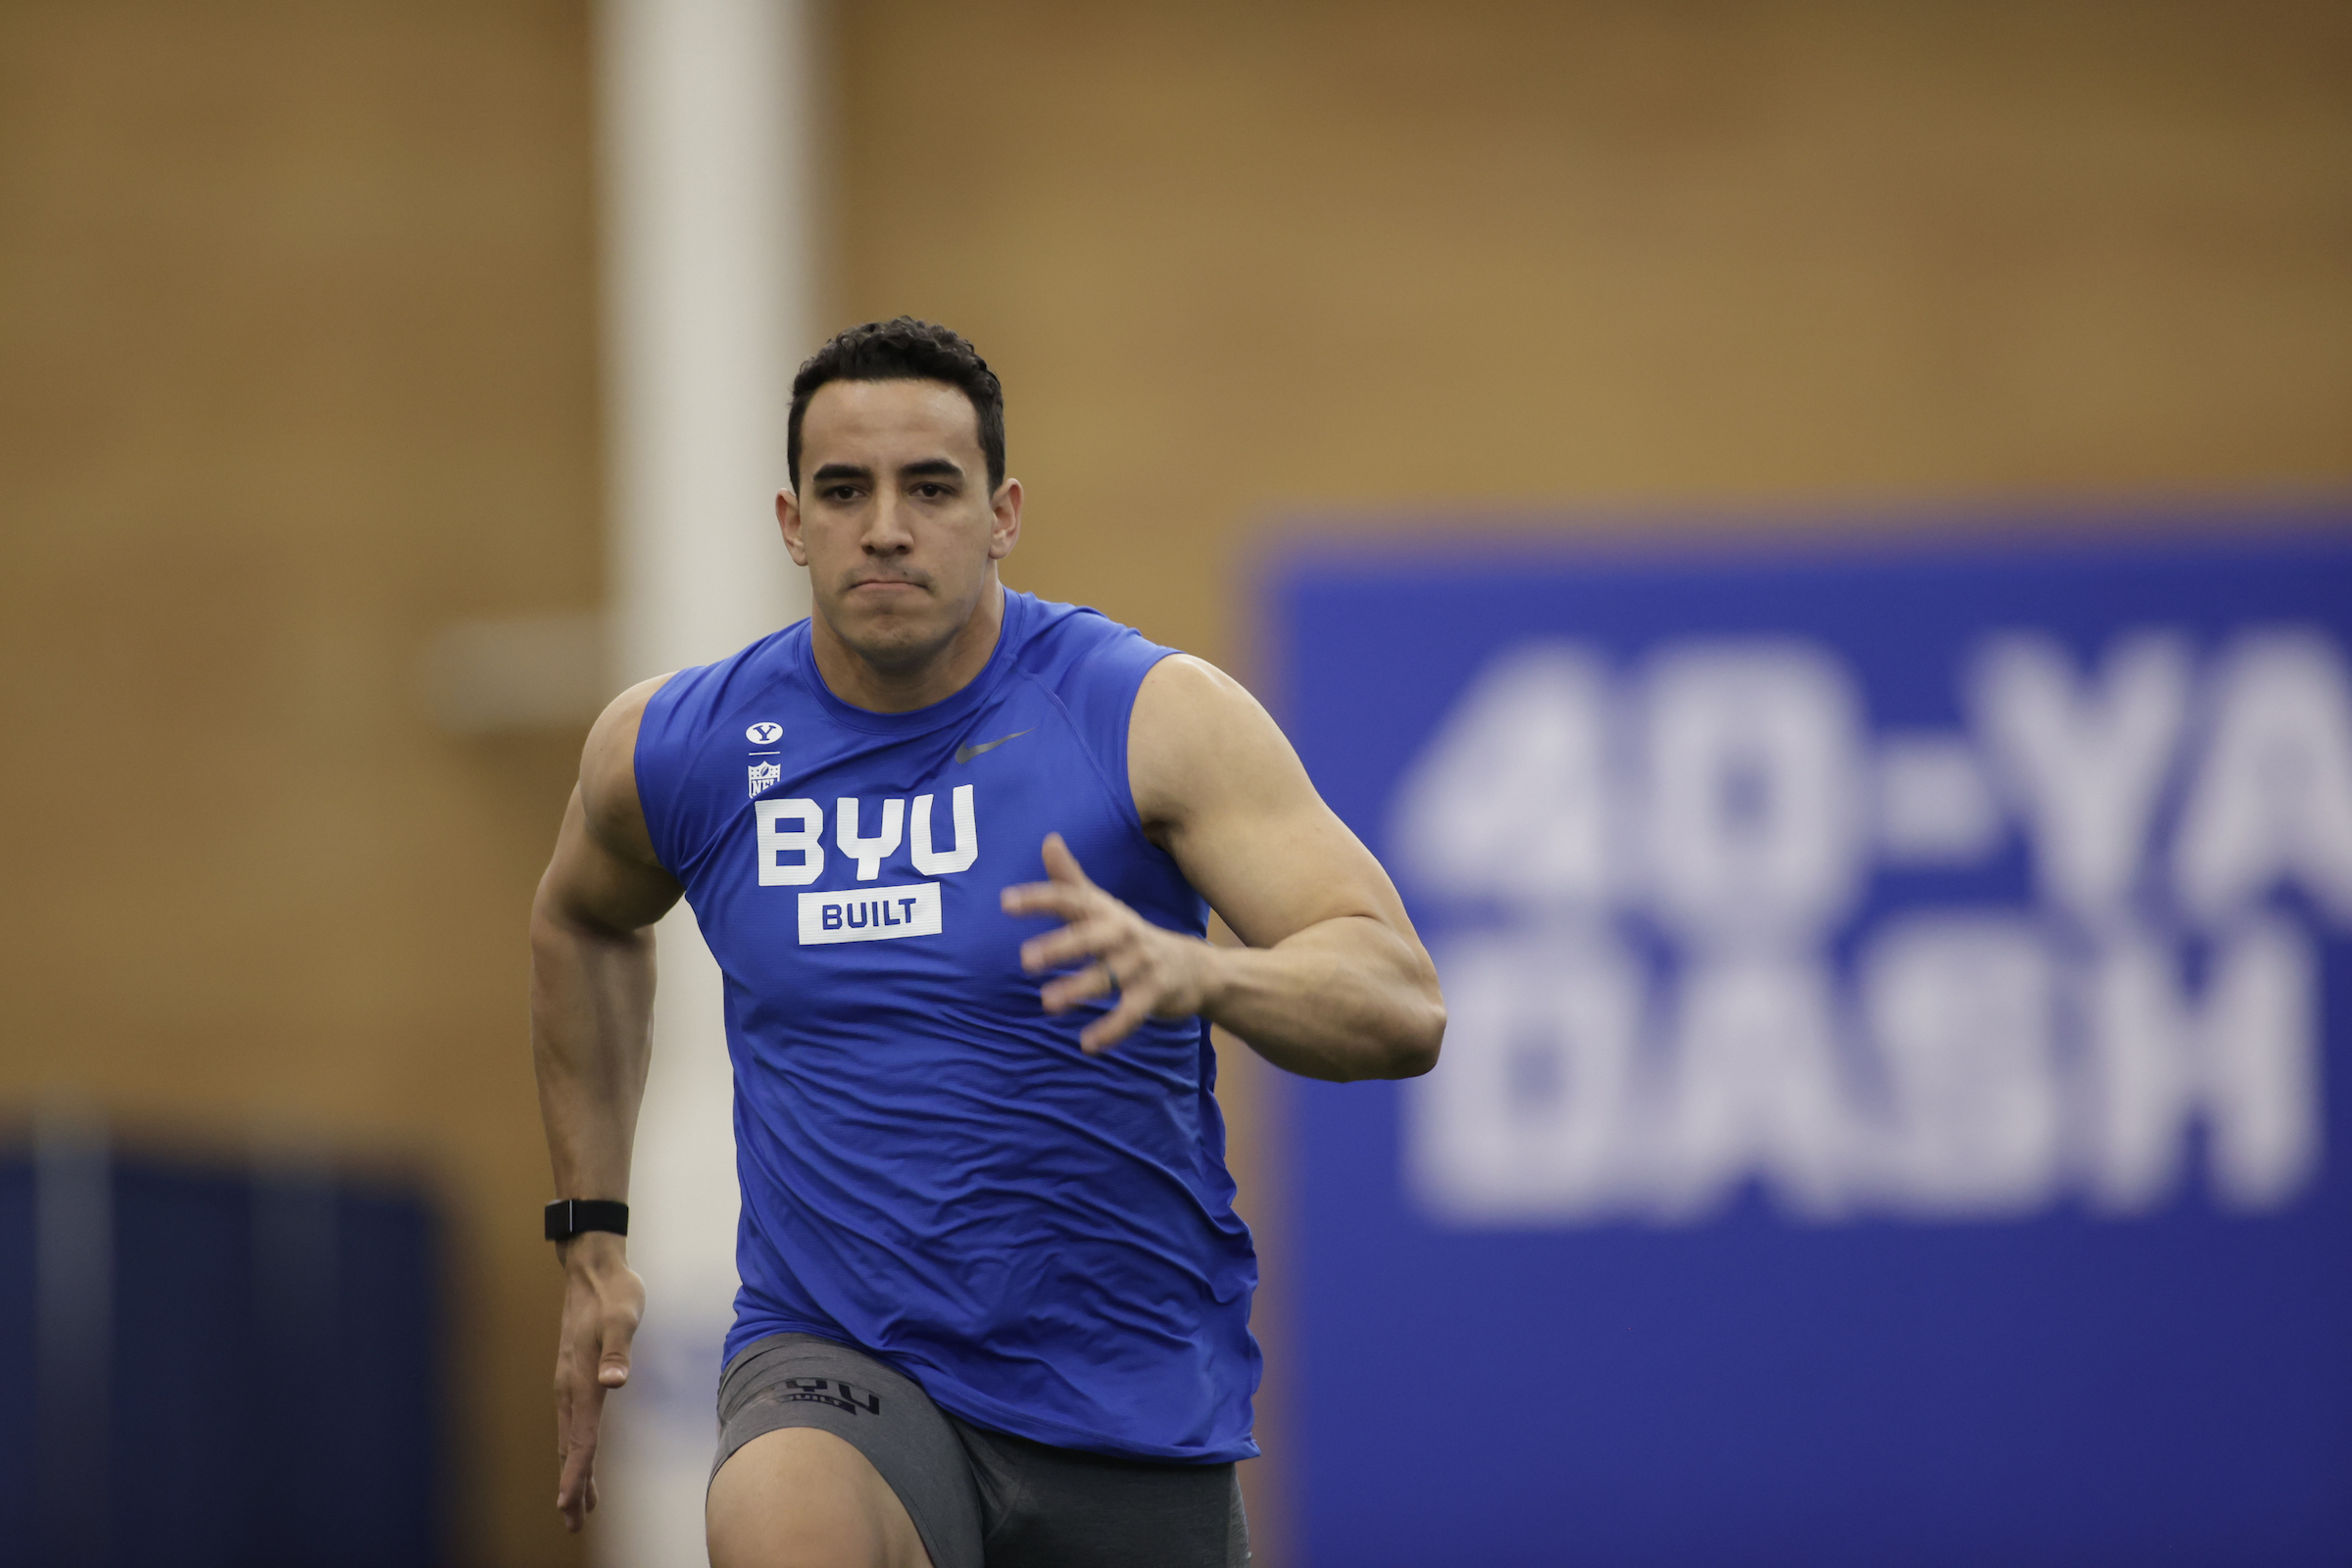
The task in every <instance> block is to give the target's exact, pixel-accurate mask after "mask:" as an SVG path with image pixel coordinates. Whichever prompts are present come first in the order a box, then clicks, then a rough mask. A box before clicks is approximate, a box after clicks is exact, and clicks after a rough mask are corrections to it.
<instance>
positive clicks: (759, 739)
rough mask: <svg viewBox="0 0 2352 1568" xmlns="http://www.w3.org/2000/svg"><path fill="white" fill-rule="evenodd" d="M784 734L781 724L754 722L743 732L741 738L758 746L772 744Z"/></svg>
mask: <svg viewBox="0 0 2352 1568" xmlns="http://www.w3.org/2000/svg"><path fill="white" fill-rule="evenodd" d="M783 734H784V726H783V725H781V724H754V725H753V726H752V727H751V728H750V729H747V730H745V731H744V732H743V738H744V739H745V740H747V741H750V742H752V743H753V744H754V745H758V746H773V745H774V744H775V743H776V742H777V741H778V740H779V739H780V738H782V736H783Z"/></svg>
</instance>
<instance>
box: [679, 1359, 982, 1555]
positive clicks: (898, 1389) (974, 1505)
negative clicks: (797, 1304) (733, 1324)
mask: <svg viewBox="0 0 2352 1568" xmlns="http://www.w3.org/2000/svg"><path fill="white" fill-rule="evenodd" d="M718 1417H719V1443H718V1454H717V1458H716V1461H715V1462H714V1464H713V1465H712V1470H711V1493H710V1498H709V1503H708V1509H707V1517H708V1521H709V1526H710V1536H711V1561H712V1563H713V1564H714V1565H715V1568H785V1565H790V1568H802V1565H809V1568H818V1565H823V1568H832V1565H834V1564H837V1563H838V1564H841V1565H843V1568H867V1565H871V1568H922V1565H923V1564H924V1563H925V1562H926V1560H927V1561H928V1562H929V1564H930V1565H931V1568H981V1553H980V1513H979V1498H978V1494H977V1492H976V1490H975V1488H974V1486H973V1483H972V1476H971V1469H970V1463H969V1461H968V1460H967V1459H966V1458H965V1456H964V1453H963V1449H962V1446H961V1445H960V1444H959V1443H958V1442H957V1440H956V1435H955V1432H954V1429H953V1428H951V1427H950V1426H949V1425H948V1418H947V1417H946V1416H945V1415H943V1414H942V1413H941V1412H940V1410H939V1407H938V1406H937V1405H935V1404H933V1403H932V1402H931V1400H930V1398H929V1397H927V1396H926V1395H925V1394H924V1393H923V1391H922V1389H921V1388H920V1387H919V1386H918V1385H916V1384H915V1383H914V1382H913V1381H912V1380H911V1379H909V1378H907V1377H906V1376H904V1375H903V1374H901V1373H899V1372H896V1371H894V1370H892V1369H891V1368H890V1367H888V1366H885V1365H884V1364H883V1363H881V1362H879V1361H877V1360H875V1359H874V1358H873V1357H871V1356H868V1355H865V1354H864V1353H862V1352H861V1351H858V1350H855V1349H852V1348H849V1347H847V1346H843V1345H836V1344H834V1343H832V1342H831V1341H828V1340H819V1339H816V1338H813V1337H812V1336H809V1335H804V1334H790V1335H775V1336H771V1337H770V1338H768V1339H765V1340H760V1341H758V1342H756V1343H754V1344H752V1345H750V1346H747V1347H746V1348H744V1349H743V1350H742V1351H740V1352H738V1353H737V1355H736V1356H735V1358H734V1359H733V1360H732V1361H730V1362H729V1363H728V1364H727V1370H726V1372H725V1374H724V1375H723V1376H722V1377H721V1379H720V1381H719V1399H718Z"/></svg>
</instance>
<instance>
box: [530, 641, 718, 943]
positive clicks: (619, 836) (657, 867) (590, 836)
mask: <svg viewBox="0 0 2352 1568" xmlns="http://www.w3.org/2000/svg"><path fill="white" fill-rule="evenodd" d="M666 678H667V677H666V676H664V677H662V679H666ZM661 685H662V680H651V681H647V682H645V683H644V684H642V685H640V686H636V687H632V688H631V689H630V690H628V691H626V692H623V693H622V694H621V695H620V696H619V697H617V698H615V699H614V700H613V705H612V706H611V707H610V708H608V709H607V710H606V711H605V713H604V716H603V717H601V718H599V719H598V720H597V721H596V727H595V729H593V730H592V731H590V732H589V736H588V744H587V746H586V747H585V748H584V749H583V750H582V752H581V754H580V782H579V785H578V787H576V788H575V789H573V791H572V792H571V800H570V802H569V803H568V804H567V805H566V806H565V807H564V825H563V827H562V828H561V829H560V830H559V831H558V832H557V834H556V853H555V856H554V858H552V859H551V860H549V862H548V867H547V874H546V875H545V876H544V877H542V878H541V879H540V883H539V901H538V907H539V912H541V913H542V914H544V915H548V916H552V917H555V918H558V919H562V920H564V921H565V922H566V923H570V924H576V925H586V926H594V927H600V928H603V929H607V930H613V931H633V930H636V929H638V928H640V927H642V926H648V925H651V924H653V923H654V921H656V920H658V919H660V918H661V917H662V914H663V913H665V912H666V911H667V910H668V909H669V907H670V906H671V905H673V904H675V903H677V902H678V897H679V894H680V893H681V891H682V890H681V889H680V887H679V886H678V882H677V879H676V878H674V877H672V876H671V875H670V874H669V873H668V872H667V871H666V870H664V869H662V865H661V862H660V861H659V860H658V859H657V858H655V855H654V846H653V839H652V836H651V835H650V834H649V833H648V832H647V831H646V825H645V810H644V808H643V807H642V805H641V804H640V803H639V801H638V798H637V770H636V753H637V725H638V720H639V719H640V717H641V716H642V715H643V713H644V711H645V703H646V699H647V698H649V697H651V696H652V695H653V694H654V692H656V691H657V690H659V689H660V688H661Z"/></svg>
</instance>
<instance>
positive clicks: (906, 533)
mask: <svg viewBox="0 0 2352 1568" xmlns="http://www.w3.org/2000/svg"><path fill="white" fill-rule="evenodd" d="M906 507H907V500H906V498H905V497H904V496H901V495H899V494H898V493H896V492H895V491H894V490H891V489H887V488H886V489H884V490H883V491H882V493H881V494H880V495H878V496H876V497H875V498H874V506H873V510H872V511H871V512H869V513H868V514H867V515H866V519H865V534H864V537H863V538H861V539H860V540H859V541H858V543H859V545H860V546H862V547H863V549H864V551H865V553H866V554H867V555H869V556H903V555H905V554H906V553H907V551H909V550H911V549H913V548H914V531H913V529H911V528H910V527H908V526H907V512H906Z"/></svg>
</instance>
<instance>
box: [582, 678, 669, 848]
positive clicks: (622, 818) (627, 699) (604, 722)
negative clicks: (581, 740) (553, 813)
mask: <svg viewBox="0 0 2352 1568" xmlns="http://www.w3.org/2000/svg"><path fill="white" fill-rule="evenodd" d="M675 674H676V672H675V671H672V672H671V673H670V674H667V675H656V676H655V677H654V678H653V679H651V680H644V681H639V682H638V683H637V684H636V685H634V686H632V687H630V688H629V689H628V690H627V691H625V692H622V693H621V694H620V695H619V696H618V697H615V698H613V701H612V702H611V703H609V704H608V705H606V708H605V711H604V712H603V713H601V714H599V715H598V717H597V720H596V725H595V727H594V728H592V729H591V730H589V732H588V744H587V746H586V747H584V748H583V749H582V750H581V752H580V807H581V809H582V810H583V811H585V812H586V814H587V819H588V831H589V833H590V835H591V836H592V837H594V838H595V839H596V841H597V842H598V843H600V844H602V845H604V846H605V847H606V848H607V849H610V850H613V851H616V852H619V853H624V854H628V855H630V856H631V858H637V859H644V860H651V859H652V858H654V857H653V844H652V840H651V838H650V837H649V836H648V834H647V832H646V826H645V808H644V806H643V804H642V803H641V802H640V801H639V800H638V798H637V736H638V732H639V731H640V729H641V728H642V727H643V725H644V722H645V709H646V705H647V704H648V703H650V702H652V701H653V699H654V697H655V694H657V693H658V692H660V691H661V690H662V688H663V687H665V686H667V685H668V684H669V682H670V681H671V680H672V679H674V678H675Z"/></svg>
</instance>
